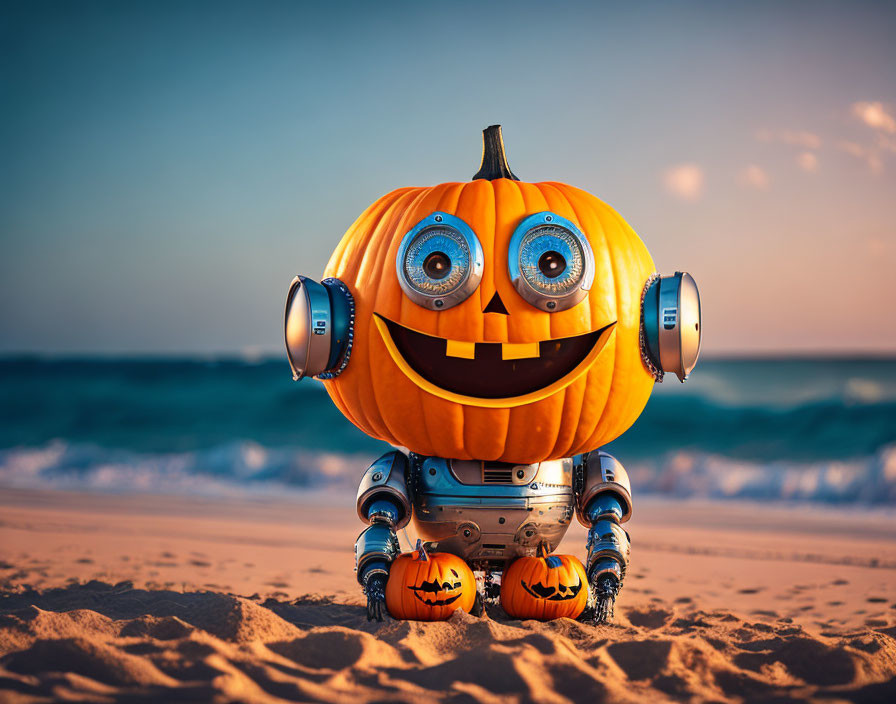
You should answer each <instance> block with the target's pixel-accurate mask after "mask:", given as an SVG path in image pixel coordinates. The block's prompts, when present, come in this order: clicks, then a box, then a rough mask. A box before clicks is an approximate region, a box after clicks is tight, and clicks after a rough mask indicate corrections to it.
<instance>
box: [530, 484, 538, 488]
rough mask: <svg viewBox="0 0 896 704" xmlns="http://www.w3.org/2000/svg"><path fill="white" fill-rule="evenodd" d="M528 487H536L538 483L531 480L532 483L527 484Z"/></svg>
mask: <svg viewBox="0 0 896 704" xmlns="http://www.w3.org/2000/svg"><path fill="white" fill-rule="evenodd" d="M529 488H530V489H538V483H537V482H532V483H531V484H530V485H529Z"/></svg>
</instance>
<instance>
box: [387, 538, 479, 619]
mask: <svg viewBox="0 0 896 704" xmlns="http://www.w3.org/2000/svg"><path fill="white" fill-rule="evenodd" d="M475 601H476V578H475V577H474V576H473V572H472V570H471V569H470V568H469V567H468V566H467V563H466V562H464V561H463V560H461V559H460V558H459V557H457V556H456V555H452V554H450V553H447V552H442V553H439V552H432V553H427V552H426V550H425V549H424V547H423V544H422V543H421V542H420V541H419V540H418V541H417V549H416V550H414V552H410V553H405V554H403V555H400V556H399V557H397V558H396V559H395V561H394V562H393V563H392V568H391V569H390V570H389V581H388V583H387V584H386V608H387V609H388V611H389V613H390V614H391V615H392V617H393V618H397V619H404V620H408V621H444V620H445V619H447V618H448V617H450V616H451V614H453V613H454V612H455V611H456V610H457V609H463V610H464V611H466V612H469V611H470V609H472V608H473V602H475Z"/></svg>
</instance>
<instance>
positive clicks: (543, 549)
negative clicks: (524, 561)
mask: <svg viewBox="0 0 896 704" xmlns="http://www.w3.org/2000/svg"><path fill="white" fill-rule="evenodd" d="M535 555H536V556H537V557H547V556H548V548H547V546H546V545H545V543H544V542H541V543H539V544H538V547H537V548H536V549H535Z"/></svg>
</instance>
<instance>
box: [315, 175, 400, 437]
mask: <svg viewBox="0 0 896 704" xmlns="http://www.w3.org/2000/svg"><path fill="white" fill-rule="evenodd" d="M410 190H414V189H413V188H410V187H406V188H399V189H396V190H394V191H392V192H390V193H387V194H386V195H384V196H383V197H382V198H380V199H379V200H377V201H376V202H375V203H373V204H371V205H370V207H368V208H367V209H366V210H365V211H364V212H363V213H361V215H359V216H358V218H357V219H356V220H355V222H354V223H352V226H351V227H349V229H348V231H346V233H345V235H343V236H342V238H341V239H340V241H339V244H338V245H337V247H336V251H335V252H334V253H333V255H332V256H331V257H330V261H329V262H328V263H327V266H326V267H325V268H324V277H329V276H333V277H335V278H338V279H339V280H340V281H342V282H343V283H344V284H345V285H346V286H347V287H348V288H349V290H350V291H351V292H352V295H353V296H356V295H357V290H358V286H357V266H358V264H355V263H354V262H356V261H357V257H351V258H349V257H350V253H351V252H352V251H353V249H354V247H353V246H352V245H354V244H355V243H354V239H355V234H356V232H358V231H359V230H361V229H362V228H363V229H364V230H366V229H367V228H369V221H370V220H371V219H376V220H377V221H378V220H379V219H380V218H381V217H382V215H383V213H384V212H385V211H386V210H388V208H390V207H391V206H392V205H393V204H394V203H395V201H397V200H398V199H399V198H400V197H401V196H402V195H403V194H404V193H406V192H408V191H410ZM372 234H373V233H372V232H371V234H370V235H368V237H367V238H366V240H365V241H369V239H370V237H371V236H372ZM347 258H349V259H348V261H347ZM353 264H354V266H352V265H353ZM357 324H358V323H357V321H356V325H357ZM324 388H325V389H326V391H327V393H329V394H330V398H332V399H333V401H334V402H335V403H336V405H337V406H338V407H339V409H340V410H341V411H342V413H343V414H345V416H346V417H347V418H348V419H349V420H350V421H351V422H352V423H354V424H355V426H357V427H358V428H361V429H365V428H367V429H371V430H372V429H373V428H374V426H373V424H372V423H371V422H370V421H369V420H368V419H367V417H366V415H364V407H363V404H362V403H361V402H360V399H359V400H358V403H355V404H350V403H349V402H348V401H347V400H346V398H345V395H344V394H343V389H345V386H344V385H339V384H336V383H334V382H333V380H331V379H330V380H325V381H324ZM346 390H347V389H346ZM359 417H361V422H359V421H358V418H359ZM381 439H382V438H381Z"/></svg>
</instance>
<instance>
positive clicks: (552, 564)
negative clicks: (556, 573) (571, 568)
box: [544, 555, 563, 570]
mask: <svg viewBox="0 0 896 704" xmlns="http://www.w3.org/2000/svg"><path fill="white" fill-rule="evenodd" d="M544 561H545V562H547V563H548V567H549V568H550V569H552V570H555V569H557V568H558V567H560V566H562V565H563V561H562V560H561V559H560V558H559V557H557V556H556V555H551V556H550V557H546V558H544Z"/></svg>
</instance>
